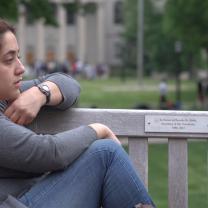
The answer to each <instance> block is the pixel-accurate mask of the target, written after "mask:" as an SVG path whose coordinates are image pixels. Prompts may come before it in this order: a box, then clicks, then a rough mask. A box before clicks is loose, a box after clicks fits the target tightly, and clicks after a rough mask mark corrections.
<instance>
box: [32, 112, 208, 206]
mask: <svg viewBox="0 0 208 208" xmlns="http://www.w3.org/2000/svg"><path fill="white" fill-rule="evenodd" d="M206 120H207V121H208V113H206V112H199V111H198V112H196V111H159V110H117V109H85V108H83V109H81V108H78V109H70V110H67V111H56V110H47V111H46V110H45V111H43V112H42V113H41V114H40V115H39V116H38V117H37V119H36V120H35V121H34V122H33V124H32V125H31V126H30V128H31V129H33V130H34V131H35V132H37V133H51V134H54V133H57V132H61V131H64V130H68V129H72V128H76V127H78V126H80V125H88V124H90V123H95V122H99V123H103V124H106V125H107V126H109V127H110V128H111V129H112V130H113V131H114V132H115V134H116V135H117V136H119V137H127V138H128V144H129V155H130V157H131V159H132V160H133V162H134V164H135V166H136V169H137V170H138V171H139V172H140V176H141V178H142V180H143V181H144V183H145V185H146V186H148V138H153V139H154V138H165V139H167V138H168V189H169V193H168V196H169V198H168V201H169V208H188V156H187V139H188V138H195V139H201V138H203V139H207V138H208V124H206ZM201 122H202V123H201ZM200 123H201V124H200ZM198 129H199V130H198Z"/></svg>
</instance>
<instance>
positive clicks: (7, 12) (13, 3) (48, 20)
mask: <svg viewBox="0 0 208 208" xmlns="http://www.w3.org/2000/svg"><path fill="white" fill-rule="evenodd" d="M20 4H22V5H24V6H25V7H26V16H27V20H28V21H29V22H33V21H35V20H37V19H40V18H42V19H43V20H44V22H45V24H50V25H57V22H56V19H55V17H54V12H53V8H52V5H51V3H50V2H49V0H9V1H8V0H1V5H0V15H1V18H5V19H9V20H13V21H17V19H18V16H19V12H18V6H19V5H20Z"/></svg>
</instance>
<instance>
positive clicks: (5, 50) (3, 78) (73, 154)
mask: <svg viewBox="0 0 208 208" xmlns="http://www.w3.org/2000/svg"><path fill="white" fill-rule="evenodd" d="M23 73H24V66H23V65H22V63H21V61H20V58H19V47H18V43H17V40H16V36H15V31H14V29H13V27H12V26H10V25H9V24H8V23H7V22H5V21H3V20H0V208H14V207H15V208H26V207H31V208H48V207H50V208H82V207H87V208H99V207H100V206H102V207H104V208H131V207H143V208H151V207H155V205H154V204H153V202H152V200H151V199H150V197H149V195H148V193H147V191H146V189H145V187H144V185H143V184H142V182H141V181H140V179H139V178H138V176H137V174H136V172H135V170H134V168H133V166H132V164H131V162H130V161H129V158H128V155H127V154H126V153H125V151H124V150H123V149H122V147H121V145H120V143H119V140H118V139H117V137H116V136H115V134H114V133H113V132H112V131H111V130H110V129H109V128H108V127H107V126H105V125H102V124H99V123H94V124H89V125H88V126H81V127H79V128H76V129H73V130H69V131H65V132H61V133H58V134H55V135H49V134H48V135H41V134H39V135H38V134H36V133H35V132H32V131H31V130H29V129H27V128H26V127H25V125H27V124H29V123H31V122H32V121H33V119H34V118H35V117H36V116H37V114H38V112H39V110H40V108H41V107H42V106H44V105H47V106H53V107H56V108H59V109H66V108H69V107H70V106H72V105H73V104H74V103H75V102H76V99H77V98H78V96H79V92H80V88H79V84H78V83H77V82H76V81H75V80H73V79H72V78H71V77H69V76H67V75H65V74H60V73H56V74H51V75H46V76H44V77H41V78H39V79H35V80H31V81H22V76H23Z"/></svg>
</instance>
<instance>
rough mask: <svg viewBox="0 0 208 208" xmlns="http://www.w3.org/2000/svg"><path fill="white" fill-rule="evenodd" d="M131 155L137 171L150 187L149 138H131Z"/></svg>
mask: <svg viewBox="0 0 208 208" xmlns="http://www.w3.org/2000/svg"><path fill="white" fill-rule="evenodd" d="M128 141H129V156H130V158H131V160H132V161H133V164H134V165H135V168H136V171H137V173H140V178H141V180H142V181H143V183H144V184H145V186H146V187H148V138H136V137H133V138H129V140H128Z"/></svg>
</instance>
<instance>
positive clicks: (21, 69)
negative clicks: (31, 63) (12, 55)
mask: <svg viewBox="0 0 208 208" xmlns="http://www.w3.org/2000/svg"><path fill="white" fill-rule="evenodd" d="M24 72H25V67H24V65H23V64H22V62H21V61H20V59H19V58H17V66H16V73H17V74H23V73H24Z"/></svg>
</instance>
